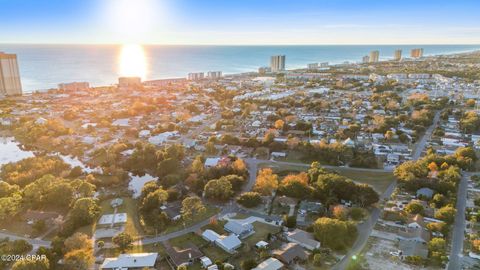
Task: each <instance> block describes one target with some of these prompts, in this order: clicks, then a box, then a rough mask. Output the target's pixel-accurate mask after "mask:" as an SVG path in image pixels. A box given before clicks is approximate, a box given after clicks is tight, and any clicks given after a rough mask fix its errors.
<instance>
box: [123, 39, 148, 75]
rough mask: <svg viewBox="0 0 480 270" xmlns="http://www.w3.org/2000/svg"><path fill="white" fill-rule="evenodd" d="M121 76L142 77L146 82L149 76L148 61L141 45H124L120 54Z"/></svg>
mask: <svg viewBox="0 0 480 270" xmlns="http://www.w3.org/2000/svg"><path fill="white" fill-rule="evenodd" d="M119 62H120V70H119V74H120V76H123V77H140V78H142V80H144V79H145V78H146V76H147V59H146V56H145V51H144V49H143V47H142V46H141V45H136V44H129V45H123V46H122V50H121V52H120V59H119Z"/></svg>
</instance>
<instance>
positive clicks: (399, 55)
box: [393, 50, 402, 61]
mask: <svg viewBox="0 0 480 270" xmlns="http://www.w3.org/2000/svg"><path fill="white" fill-rule="evenodd" d="M393 60H395V61H400V60H402V50H395V53H394V54H393Z"/></svg>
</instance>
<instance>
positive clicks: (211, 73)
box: [207, 71, 222, 79]
mask: <svg viewBox="0 0 480 270" xmlns="http://www.w3.org/2000/svg"><path fill="white" fill-rule="evenodd" d="M207 77H208V78H209V79H220V78H221V77H222V72H221V71H209V72H208V73H207Z"/></svg>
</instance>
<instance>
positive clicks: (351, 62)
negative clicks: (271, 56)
mask: <svg viewBox="0 0 480 270" xmlns="http://www.w3.org/2000/svg"><path fill="white" fill-rule="evenodd" d="M2 45H7V46H8V45H10V46H37V45H36V44H2V43H0V47H1V46H2ZM71 45H72V46H75V47H79V46H80V47H82V46H97V45H93V44H71ZM38 46H58V47H61V46H64V45H61V44H38ZM66 46H69V45H68V44H67V45H66ZM101 46H103V45H101ZM105 46H122V45H120V44H111V45H107V44H106V45H105ZM142 46H145V47H162V46H165V47H176V46H177V45H149V44H147V45H142ZM178 46H179V47H197V46H198V47H212V48H213V47H219V48H221V47H250V48H252V47H274V48H275V47H279V48H280V47H290V48H292V47H293V48H294V47H298V48H301V47H337V46H338V47H369V46H389V47H394V46H398V47H401V46H478V48H473V49H469V50H458V51H452V52H442V53H437V54H425V55H424V56H423V57H422V58H420V59H413V58H410V57H405V58H403V59H405V60H406V61H421V60H424V59H429V58H435V57H448V56H455V55H468V54H474V53H478V52H480V44H478V45H471V44H455V45H443V44H438V45H390V44H388V45H350V44H346V45H189V46H185V45H178ZM405 53H406V52H405ZM406 55H408V54H406ZM287 58H288V54H287ZM392 60H393V57H387V58H380V61H379V63H382V62H389V61H392ZM153 62H154V61H153ZM314 62H315V58H314V57H312V61H306V62H305V63H299V64H295V65H292V66H290V67H289V68H288V69H287V70H286V71H287V72H288V71H296V70H302V69H306V65H307V64H308V63H314ZM317 62H322V61H317ZM325 62H327V61H325ZM328 62H329V64H330V66H332V67H337V66H340V65H344V64H345V62H348V65H357V64H362V63H361V60H360V59H351V58H350V59H349V58H344V59H341V60H336V61H328ZM252 66H253V64H252ZM264 66H268V63H266V64H265V65H264ZM259 67H260V66H259ZM257 68H258V67H257ZM257 68H255V69H251V68H250V67H248V68H243V69H242V68H241V69H239V70H241V71H239V72H234V73H228V72H227V73H224V76H242V75H246V74H248V73H257V72H258V69H257ZM183 77H185V76H160V77H156V78H149V79H147V80H144V81H153V80H168V79H173V78H183ZM27 80H28V77H27ZM66 80H68V79H66ZM66 80H62V81H66ZM76 81H82V80H76ZM57 83H61V82H57ZM115 84H116V82H115V81H112V82H107V83H102V84H96V83H91V87H106V86H112V85H115ZM51 89H56V88H55V87H51V88H41V89H35V90H24V92H23V94H33V93H36V92H41V93H44V92H46V91H49V90H51Z"/></svg>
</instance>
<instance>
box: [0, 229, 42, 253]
mask: <svg viewBox="0 0 480 270" xmlns="http://www.w3.org/2000/svg"><path fill="white" fill-rule="evenodd" d="M7 237H8V238H9V239H10V240H25V241H27V242H28V243H30V245H32V246H33V247H34V249H35V248H36V247H37V248H38V247H50V244H51V243H52V242H50V241H45V240H40V239H31V238H26V237H22V236H18V235H15V234H11V233H7V232H0V239H3V238H7Z"/></svg>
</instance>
